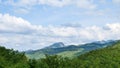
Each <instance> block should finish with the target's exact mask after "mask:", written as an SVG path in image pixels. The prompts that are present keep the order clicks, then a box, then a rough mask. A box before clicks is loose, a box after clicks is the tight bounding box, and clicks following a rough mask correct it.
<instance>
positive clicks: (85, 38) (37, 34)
mask: <svg viewBox="0 0 120 68" xmlns="http://www.w3.org/2000/svg"><path fill="white" fill-rule="evenodd" d="M69 25H70V26H69ZM119 30H120V22H117V23H112V24H106V25H104V26H103V27H99V26H88V27H81V26H80V27H79V26H75V24H73V26H72V24H68V25H67V26H53V25H49V26H42V25H33V24H31V23H30V22H28V21H26V20H24V19H22V18H20V17H15V16H11V15H9V14H0V45H4V46H6V47H8V48H14V49H18V50H28V49H39V48H42V47H45V46H48V45H50V44H52V43H55V42H64V43H65V44H81V43H86V42H92V41H99V40H111V39H112V40H114V39H120V31H119Z"/></svg>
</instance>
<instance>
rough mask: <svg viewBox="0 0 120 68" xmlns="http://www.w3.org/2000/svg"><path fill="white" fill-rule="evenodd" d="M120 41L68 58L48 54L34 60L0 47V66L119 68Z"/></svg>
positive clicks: (7, 67)
mask: <svg viewBox="0 0 120 68" xmlns="http://www.w3.org/2000/svg"><path fill="white" fill-rule="evenodd" d="M119 67H120V41H118V42H117V43H116V44H114V45H113V46H109V47H106V48H103V49H98V50H94V51H90V52H89V53H86V54H83V55H80V56H78V57H77V58H73V59H69V58H63V57H61V56H57V55H54V56H48V55H46V58H43V59H39V60H34V59H29V60H28V59H27V58H26V57H25V55H24V53H19V52H18V51H13V50H10V49H5V48H4V47H0V68H119Z"/></svg>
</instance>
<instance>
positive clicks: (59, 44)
mask: <svg viewBox="0 0 120 68" xmlns="http://www.w3.org/2000/svg"><path fill="white" fill-rule="evenodd" d="M61 47H65V45H64V43H62V42H57V43H54V44H52V45H50V46H48V47H45V48H61Z"/></svg>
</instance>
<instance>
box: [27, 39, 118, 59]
mask: <svg viewBox="0 0 120 68" xmlns="http://www.w3.org/2000/svg"><path fill="white" fill-rule="evenodd" d="M116 42H117V40H116V41H113V40H108V41H96V42H92V43H87V44H82V45H77V46H76V45H68V46H64V44H63V43H61V42H59V43H55V44H53V45H50V46H48V47H45V48H43V49H39V50H33V51H31V52H26V56H27V57H29V58H35V59H39V58H44V57H45V54H48V55H60V56H62V57H69V58H73V57H77V56H79V55H81V54H84V53H86V52H89V51H92V50H96V49H100V48H105V47H107V46H111V45H113V44H114V43H116Z"/></svg>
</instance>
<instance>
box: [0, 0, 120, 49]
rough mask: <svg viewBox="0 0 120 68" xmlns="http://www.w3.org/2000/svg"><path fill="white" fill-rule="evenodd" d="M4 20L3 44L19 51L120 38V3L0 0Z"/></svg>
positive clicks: (1, 29)
mask: <svg viewBox="0 0 120 68" xmlns="http://www.w3.org/2000/svg"><path fill="white" fill-rule="evenodd" d="M0 19H1V21H0V26H1V27H0V37H1V38H0V41H1V42H0V44H1V45H3V46H6V47H8V48H14V49H17V50H28V49H32V48H33V49H39V48H43V47H45V46H48V45H50V44H52V43H54V42H64V43H65V44H66V45H68V44H81V43H86V42H92V41H98V40H110V39H119V38H120V37H119V36H120V35H119V34H120V33H119V32H118V30H119V27H120V26H119V25H120V0H0ZM106 29H107V30H106ZM97 31H98V32H97ZM113 31H115V32H114V33H113V34H110V33H111V32H113ZM104 32H105V33H107V34H102V33H104ZM94 34H95V36H96V37H93V35H94ZM106 35H107V36H108V37H107V36H106ZM115 35H116V36H115ZM31 36H32V37H31ZM82 36H84V37H82ZM12 38H13V40H11V39H12ZM23 39H26V41H25V40H24V41H22V40H23ZM56 39H58V40H56ZM16 40H17V41H16ZM78 40H79V41H78ZM19 41H21V42H19ZM25 45H26V46H25ZM29 45H30V47H29Z"/></svg>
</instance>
